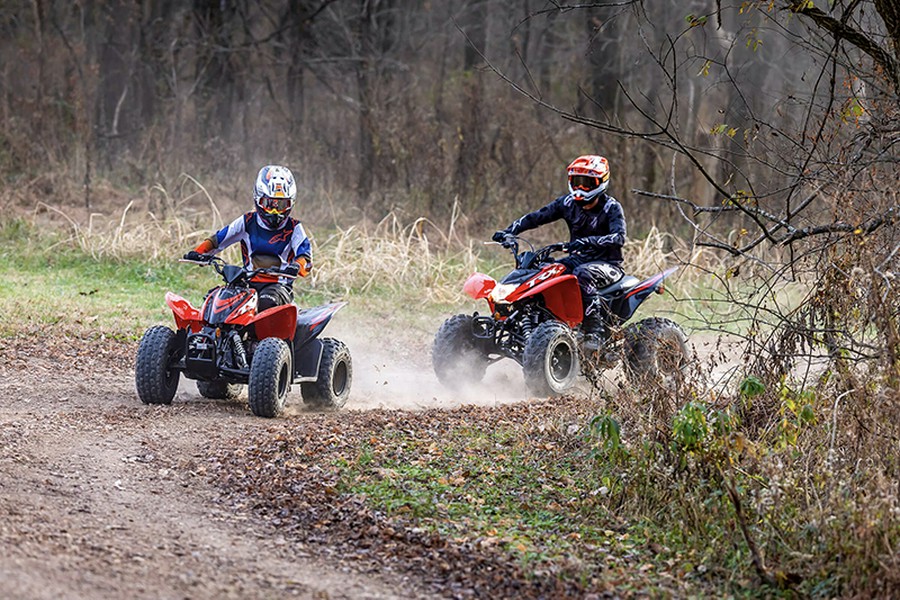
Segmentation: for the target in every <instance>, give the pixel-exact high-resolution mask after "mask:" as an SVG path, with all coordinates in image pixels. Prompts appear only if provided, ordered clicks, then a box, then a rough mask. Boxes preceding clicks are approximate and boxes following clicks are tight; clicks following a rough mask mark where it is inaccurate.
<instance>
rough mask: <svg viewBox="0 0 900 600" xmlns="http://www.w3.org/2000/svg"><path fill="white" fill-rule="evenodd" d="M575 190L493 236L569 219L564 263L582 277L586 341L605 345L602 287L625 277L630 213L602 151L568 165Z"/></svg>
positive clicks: (571, 188) (498, 238)
mask: <svg viewBox="0 0 900 600" xmlns="http://www.w3.org/2000/svg"><path fill="white" fill-rule="evenodd" d="M567 174H568V181H569V193H568V194H565V195H563V196H560V197H558V198H556V199H555V200H553V201H552V202H551V203H550V204H548V205H547V206H545V207H543V208H540V209H538V210H536V211H534V212H531V213H528V214H527V215H525V216H523V217H522V218H520V219H518V220H516V221H514V222H513V223H512V224H511V225H510V226H509V227H507V228H506V229H503V230H500V231H497V232H496V233H494V235H493V238H492V239H493V240H494V241H495V242H501V243H502V242H504V240H505V239H506V237H507V236H509V235H518V234H519V233H521V232H523V231H527V230H529V229H534V228H535V227H539V226H541V225H544V224H546V223H552V222H553V221H558V220H559V219H563V220H565V222H566V225H568V227H569V236H570V241H569V244H568V251H569V256H567V257H566V258H563V259H560V261H559V262H560V263H562V264H563V265H565V266H566V268H567V269H568V270H569V271H570V272H571V273H572V274H573V275H575V277H576V278H577V279H578V285H579V287H580V288H581V298H582V302H583V305H584V322H583V323H582V330H583V331H584V333H585V346H586V347H589V348H590V347H594V346H597V345H599V340H598V336H597V334H599V333H600V332H601V331H602V328H603V325H604V323H603V321H604V318H603V317H604V311H605V307H604V305H603V301H602V300H601V298H600V295H599V293H598V292H599V291H600V290H602V289H603V288H605V287H607V286H610V285H612V284H613V283H615V282H617V281H619V280H620V279H621V278H622V276H623V275H624V273H623V272H622V269H621V265H622V246H623V245H624V244H625V215H624V213H623V212H622V205H621V204H619V203H618V201H616V199H615V198H613V197H612V196H610V195H609V194H607V193H606V188H607V187H608V186H609V163H608V161H607V160H606V159H605V158H604V157H602V156H596V155H585V156H579V157H578V158H576V159H575V160H574V161H572V163H571V164H570V165H569V166H568V168H567Z"/></svg>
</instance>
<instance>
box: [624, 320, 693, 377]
mask: <svg viewBox="0 0 900 600" xmlns="http://www.w3.org/2000/svg"><path fill="white" fill-rule="evenodd" d="M624 351H625V373H626V375H627V376H628V380H629V381H630V382H631V384H632V385H634V386H635V387H636V388H654V387H655V388H663V389H672V388H675V387H677V386H678V385H680V384H681V382H682V381H683V380H684V371H685V370H686V368H687V365H688V363H689V362H690V359H691V351H690V348H689V347H688V344H687V336H686V335H685V333H684V330H682V329H681V327H679V326H678V324H677V323H674V322H673V321H670V320H669V319H663V318H659V317H651V318H649V319H643V320H641V321H638V322H637V323H632V324H631V325H629V326H628V327H626V328H625V340H624Z"/></svg>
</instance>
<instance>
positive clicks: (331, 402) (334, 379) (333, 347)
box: [300, 338, 353, 409]
mask: <svg viewBox="0 0 900 600" xmlns="http://www.w3.org/2000/svg"><path fill="white" fill-rule="evenodd" d="M352 381H353V361H352V360H351V358H350V350H348V349H347V346H346V345H344V342H342V341H340V340H336V339H333V338H322V360H321V362H319V373H318V377H317V378H316V380H315V381H305V382H303V383H301V384H300V393H301V395H302V396H303V402H305V403H306V404H309V405H310V406H315V407H317V408H331V409H338V408H341V407H343V406H344V404H346V403H347V398H348V397H349V396H350V383H351V382H352Z"/></svg>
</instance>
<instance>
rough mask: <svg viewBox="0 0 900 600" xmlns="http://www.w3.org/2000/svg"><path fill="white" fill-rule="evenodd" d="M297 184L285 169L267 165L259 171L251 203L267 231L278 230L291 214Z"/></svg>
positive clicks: (288, 170)
mask: <svg viewBox="0 0 900 600" xmlns="http://www.w3.org/2000/svg"><path fill="white" fill-rule="evenodd" d="M296 197H297V184H296V183H295V182H294V175H293V173H291V171H290V169H288V168H287V167H281V166H278V165H268V166H265V167H263V168H262V169H260V170H259V174H258V175H257V176H256V185H255V186H254V187H253V202H254V204H256V214H258V215H259V217H260V218H261V219H262V220H263V223H265V224H266V227H268V228H269V229H278V228H279V227H281V224H282V223H284V221H285V220H286V219H287V218H288V215H289V214H291V209H292V208H293V207H294V199H295V198H296Z"/></svg>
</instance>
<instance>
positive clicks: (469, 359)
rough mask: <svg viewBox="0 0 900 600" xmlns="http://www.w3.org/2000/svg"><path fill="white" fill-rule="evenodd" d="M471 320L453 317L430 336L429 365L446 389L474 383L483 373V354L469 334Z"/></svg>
mask: <svg viewBox="0 0 900 600" xmlns="http://www.w3.org/2000/svg"><path fill="white" fill-rule="evenodd" d="M472 321H473V317H472V316H471V315H456V316H453V317H450V318H449V319H447V320H446V321H444V323H443V324H442V325H441V328H440V329H438V332H437V334H435V336H434V345H433V346H432V348H431V364H432V367H433V368H434V373H435V375H437V378H438V380H439V381H440V382H441V383H442V384H443V385H444V386H446V387H448V388H450V389H458V388H460V387H461V386H463V385H465V384H469V383H478V382H479V381H481V380H482V379H483V378H484V372H485V370H487V365H488V358H487V355H486V354H485V353H484V352H483V351H482V350H481V349H479V348H478V345H477V340H476V338H475V336H474V335H473V331H474V329H473V327H472Z"/></svg>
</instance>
